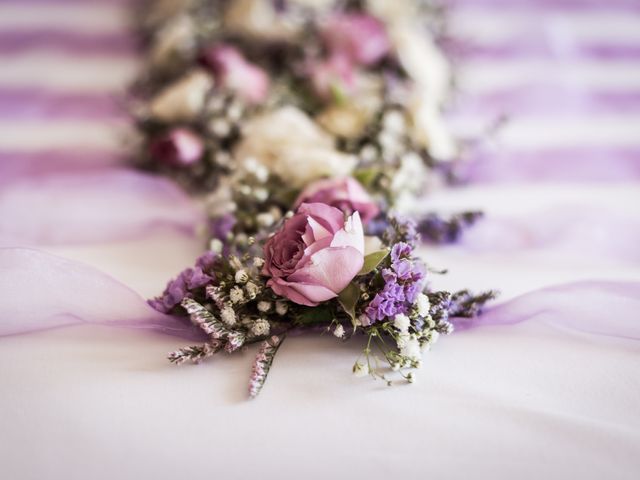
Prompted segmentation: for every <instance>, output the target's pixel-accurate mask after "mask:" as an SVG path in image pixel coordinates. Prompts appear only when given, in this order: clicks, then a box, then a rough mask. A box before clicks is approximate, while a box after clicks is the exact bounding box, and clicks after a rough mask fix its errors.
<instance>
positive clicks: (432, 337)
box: [427, 330, 440, 344]
mask: <svg viewBox="0 0 640 480" xmlns="http://www.w3.org/2000/svg"><path fill="white" fill-rule="evenodd" d="M438 338H440V332H437V331H435V330H432V331H431V332H429V333H428V334H427V342H429V344H434V343H436V342H437V341H438Z"/></svg>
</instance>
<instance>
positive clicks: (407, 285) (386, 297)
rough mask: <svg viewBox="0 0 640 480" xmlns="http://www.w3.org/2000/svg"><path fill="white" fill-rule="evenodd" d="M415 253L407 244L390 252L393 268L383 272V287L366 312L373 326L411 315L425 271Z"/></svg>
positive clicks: (398, 245)
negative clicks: (401, 314)
mask: <svg viewBox="0 0 640 480" xmlns="http://www.w3.org/2000/svg"><path fill="white" fill-rule="evenodd" d="M412 253H413V247H412V246H411V245H410V244H409V243H406V242H399V243H396V244H395V245H394V246H393V247H392V248H391V266H390V267H389V268H385V269H383V270H382V272H381V275H382V279H383V280H384V282H385V284H384V287H383V288H382V290H381V291H380V292H378V293H377V294H376V295H375V297H374V298H373V300H372V301H371V302H370V303H369V305H368V306H367V308H366V309H365V314H366V315H367V317H368V318H369V320H370V321H371V323H375V322H378V321H381V320H384V319H385V318H393V317H394V316H396V315H398V314H400V313H403V314H406V313H408V312H409V310H410V309H411V307H412V305H413V304H414V303H415V301H416V299H417V298H418V295H419V294H420V292H421V291H422V288H423V286H424V278H425V274H426V270H425V267H424V264H423V263H422V262H421V261H420V260H418V259H416V258H412V257H411V254H412Z"/></svg>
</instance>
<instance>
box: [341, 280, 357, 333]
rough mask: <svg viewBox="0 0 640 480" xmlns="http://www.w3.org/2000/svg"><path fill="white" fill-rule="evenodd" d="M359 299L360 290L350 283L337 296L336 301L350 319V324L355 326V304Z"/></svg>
mask: <svg viewBox="0 0 640 480" xmlns="http://www.w3.org/2000/svg"><path fill="white" fill-rule="evenodd" d="M359 299H360V288H359V287H358V285H356V284H355V283H353V282H351V283H350V284H349V285H347V288H345V289H344V290H342V291H341V292H340V293H339V294H338V301H339V302H340V305H341V306H342V308H343V309H344V311H345V312H346V314H347V315H349V317H350V318H351V322H352V323H353V324H354V325H355V321H356V304H357V303H358V300H359Z"/></svg>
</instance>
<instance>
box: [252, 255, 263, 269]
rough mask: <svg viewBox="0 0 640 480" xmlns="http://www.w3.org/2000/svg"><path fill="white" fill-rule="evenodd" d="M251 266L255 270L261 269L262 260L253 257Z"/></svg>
mask: <svg viewBox="0 0 640 480" xmlns="http://www.w3.org/2000/svg"><path fill="white" fill-rule="evenodd" d="M253 265H254V266H255V267H256V268H262V266H263V265H264V258H260V257H254V258H253Z"/></svg>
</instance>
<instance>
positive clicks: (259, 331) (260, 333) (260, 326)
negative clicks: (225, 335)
mask: <svg viewBox="0 0 640 480" xmlns="http://www.w3.org/2000/svg"><path fill="white" fill-rule="evenodd" d="M269 330H271V325H270V324H269V321H268V320H265V319H264V318H259V319H258V320H256V321H255V323H254V324H253V326H252V327H251V333H253V334H254V335H255V336H256V337H264V336H265V335H268V334H269Z"/></svg>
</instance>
